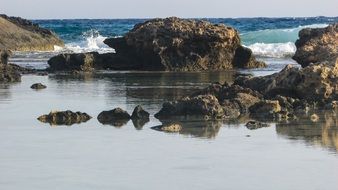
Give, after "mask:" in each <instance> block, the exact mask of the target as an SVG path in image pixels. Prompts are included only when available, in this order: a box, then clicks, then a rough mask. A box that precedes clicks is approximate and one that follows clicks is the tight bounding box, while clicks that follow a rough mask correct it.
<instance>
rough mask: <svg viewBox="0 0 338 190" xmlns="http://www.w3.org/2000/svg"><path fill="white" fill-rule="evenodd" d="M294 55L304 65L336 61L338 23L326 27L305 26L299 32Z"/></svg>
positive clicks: (337, 55) (337, 54) (337, 52)
mask: <svg viewBox="0 0 338 190" xmlns="http://www.w3.org/2000/svg"><path fill="white" fill-rule="evenodd" d="M296 47H297V51H296V54H295V55H294V56H293V59H294V60H296V61H297V62H298V63H299V64H301V65H302V67H306V66H309V65H310V63H322V62H328V63H333V64H334V63H335V62H336V59H337V57H338V23H336V24H332V25H329V26H328V27H326V28H305V29H303V30H301V31H300V32H299V40H297V41H296Z"/></svg>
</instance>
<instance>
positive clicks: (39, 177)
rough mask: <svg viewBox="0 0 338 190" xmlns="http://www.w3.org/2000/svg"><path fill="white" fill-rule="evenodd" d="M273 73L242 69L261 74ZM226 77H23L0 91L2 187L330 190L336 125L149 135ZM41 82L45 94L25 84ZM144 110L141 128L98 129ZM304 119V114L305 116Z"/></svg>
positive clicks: (213, 126) (240, 125)
mask: <svg viewBox="0 0 338 190" xmlns="http://www.w3.org/2000/svg"><path fill="white" fill-rule="evenodd" d="M273 70H274V69H271V68H270V69H267V70H254V71H248V72H252V73H254V74H256V75H260V74H261V75H263V74H266V73H267V72H270V71H273ZM233 75H234V72H218V73H160V72H158V73H154V72H102V73H97V74H93V75H85V76H70V75H49V76H35V75H25V76H23V77H22V82H21V83H17V84H11V85H3V84H2V85H0V113H1V114H0V123H1V124H0V187H1V188H0V189H4V190H22V189H25V190H40V189H55V190H60V189H72V190H77V189H78V190H86V189H88V190H89V189H90V190H91V189H107V190H108V189H109V190H111V189H203V190H205V189H245V190H248V189H255V190H256V189H257V190H262V189H274V190H278V189H281V190H285V189H288V190H293V189H294V190H299V189H307V190H310V189H311V190H312V189H313V190H316V189H319V190H325V189H327V190H334V189H337V188H338V183H337V179H338V170H337V169H336V168H337V167H338V155H337V150H338V127H337V126H338V125H337V124H338V120H337V117H336V116H335V115H334V114H328V113H323V115H321V120H320V121H319V122H318V123H313V122H311V121H309V119H308V118H307V119H304V120H301V121H299V122H297V123H286V124H278V123H277V124H275V123H271V125H270V127H268V128H262V129H258V130H249V129H247V128H246V127H245V126H244V124H245V122H246V121H247V120H246V119H245V118H244V119H240V120H237V121H231V122H230V121H226V122H208V123H207V122H194V123H186V124H184V129H183V130H182V132H180V133H179V134H169V133H163V132H159V131H155V130H152V129H151V127H153V126H156V125H160V124H161V123H160V122H159V121H158V120H156V119H155V118H154V117H153V115H154V114H155V113H156V112H157V111H159V109H160V108H161V104H162V103H163V101H166V100H173V99H177V98H179V97H181V96H184V95H186V94H189V93H191V92H193V91H195V90H197V89H199V88H203V87H205V86H207V85H208V84H209V83H210V82H216V81H218V82H225V81H228V82H231V81H232V80H233ZM36 82H42V83H44V84H46V85H47V86H48V88H47V89H45V90H41V91H35V90H32V89H30V85H31V84H33V83H36ZM136 105H142V106H143V107H144V108H145V109H146V110H147V111H149V112H150V113H151V115H152V116H151V119H150V122H149V123H147V124H146V125H144V126H143V127H142V128H140V127H137V128H135V126H134V125H133V122H131V121H130V122H129V123H127V124H126V125H125V126H123V127H114V126H109V125H102V124H100V123H99V122H98V121H97V119H96V117H97V115H98V114H99V113H100V112H101V111H103V110H110V109H113V108H115V107H121V108H123V109H126V110H127V111H128V112H129V113H131V112H132V110H133V108H134V107H135V106H136ZM67 109H70V110H73V111H83V112H87V113H88V114H90V115H91V116H93V119H91V120H90V121H89V122H87V123H83V124H80V125H73V126H50V125H49V124H43V123H40V122H39V121H38V120H37V119H36V118H37V117H38V116H40V115H42V114H45V113H49V111H51V110H67ZM304 117H306V116H304Z"/></svg>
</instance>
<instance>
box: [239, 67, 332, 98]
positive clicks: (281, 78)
mask: <svg viewBox="0 0 338 190" xmlns="http://www.w3.org/2000/svg"><path fill="white" fill-rule="evenodd" d="M235 84H238V85H241V86H243V87H246V88H250V89H253V90H256V91H258V92H260V93H261V94H264V95H265V97H275V96H276V95H282V96H286V97H293V98H298V99H305V100H308V101H329V100H335V99H337V94H338V86H337V84H338V62H336V64H335V66H334V67H333V66H331V65H330V64H319V65H310V66H308V67H305V68H302V69H299V68H297V67H294V66H292V65H288V66H286V67H285V68H284V69H283V70H282V71H281V72H279V73H275V74H273V75H268V76H263V77H254V78H250V77H244V78H239V79H237V80H236V81H235Z"/></svg>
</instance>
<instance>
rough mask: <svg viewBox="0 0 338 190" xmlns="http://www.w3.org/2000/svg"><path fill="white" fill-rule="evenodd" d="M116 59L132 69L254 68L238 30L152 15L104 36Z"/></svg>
mask: <svg viewBox="0 0 338 190" xmlns="http://www.w3.org/2000/svg"><path fill="white" fill-rule="evenodd" d="M105 43H106V44H107V45H108V46H110V47H112V48H114V49H115V50H116V52H117V55H118V57H120V58H121V59H120V61H123V62H125V64H126V65H134V68H135V69H136V70H160V71H204V70H228V69H232V68H256V67H263V66H265V64H263V63H262V62H259V61H256V60H255V58H254V57H253V55H252V52H251V51H250V50H248V49H247V48H244V47H242V46H241V44H240V37H239V34H238V32H237V31H236V30H235V29H233V28H231V27H228V26H225V25H222V24H218V25H213V24H211V23H209V22H206V21H195V20H186V19H179V18H176V17H171V18H166V19H153V20H150V21H147V22H145V23H141V24H137V25H136V26H135V27H134V28H133V29H132V30H131V31H129V32H128V33H127V34H126V35H125V36H124V37H122V38H110V39H106V40H105Z"/></svg>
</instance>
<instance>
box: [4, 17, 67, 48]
mask: <svg viewBox="0 0 338 190" xmlns="http://www.w3.org/2000/svg"><path fill="white" fill-rule="evenodd" d="M0 28H2V29H5V30H0V39H1V40H0V49H4V48H6V49H10V50H13V51H51V50H54V46H61V47H62V46H64V43H63V42H62V40H60V39H59V38H58V37H57V36H56V35H55V34H54V33H53V32H51V31H50V30H47V29H44V28H40V27H39V26H38V25H37V24H34V23H32V22H31V21H28V20H25V19H22V18H19V17H8V16H6V15H0Z"/></svg>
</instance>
